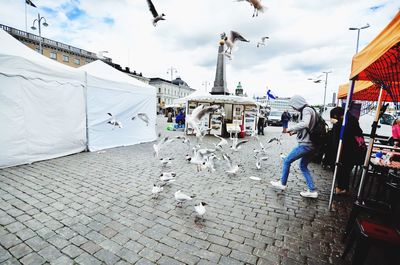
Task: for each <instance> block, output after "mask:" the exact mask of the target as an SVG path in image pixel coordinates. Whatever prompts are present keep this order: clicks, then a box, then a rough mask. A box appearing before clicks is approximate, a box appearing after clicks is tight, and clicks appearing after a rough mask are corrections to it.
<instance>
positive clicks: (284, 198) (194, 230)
mask: <svg viewBox="0 0 400 265" xmlns="http://www.w3.org/2000/svg"><path fill="white" fill-rule="evenodd" d="M158 119H159V122H158V123H159V125H158V130H159V131H160V132H161V133H162V134H163V135H165V136H168V135H171V136H173V135H179V134H181V132H167V131H165V125H166V124H165V121H164V118H160V117H159V118H158ZM265 131H266V136H262V138H261V139H262V140H263V141H264V142H265V140H267V139H270V138H271V137H275V136H278V135H279V133H280V128H278V127H268V128H266V129H265ZM192 140H194V139H193V138H192ZM216 141H217V140H216V139H214V137H212V136H210V137H205V138H204V140H203V143H202V145H203V146H209V147H212V143H214V142H216ZM152 145H153V143H144V144H139V145H135V146H128V147H120V148H113V149H109V150H106V152H105V153H97V152H92V153H80V154H75V155H70V156H66V157H62V158H57V159H52V160H48V161H42V162H37V163H33V164H31V165H22V166H16V167H10V168H6V169H2V170H0V263H1V264H19V263H22V264H49V263H51V264H134V263H137V264H168V265H171V264H346V261H345V263H343V262H342V261H341V260H340V259H339V255H340V253H341V251H342V250H343V245H342V243H341V242H340V235H341V232H342V230H343V226H344V223H345V221H346V218H347V214H348V210H347V208H348V207H346V206H348V205H347V203H348V202H346V201H339V204H338V205H337V209H338V211H336V212H329V211H328V210H327V204H328V199H329V190H330V181H331V172H327V171H323V170H322V169H321V167H320V166H319V165H316V164H311V165H310V169H311V170H312V174H313V176H314V179H315V182H316V186H317V187H318V191H319V194H320V196H319V198H318V199H317V200H312V199H305V198H301V197H300V195H299V192H300V191H301V190H303V189H304V188H305V187H306V186H305V181H304V179H303V177H302V175H301V174H300V172H299V170H298V165H297V164H296V165H295V166H294V167H293V168H292V171H291V174H290V176H289V182H288V188H287V189H286V191H285V192H277V191H275V190H273V189H272V188H271V187H270V185H269V181H270V180H272V179H277V178H279V176H280V172H281V163H282V162H281V159H280V157H279V154H280V153H287V152H288V151H289V150H290V149H291V148H292V147H293V145H295V139H294V137H289V136H285V137H284V139H283V144H282V145H277V144H273V145H271V146H270V148H269V149H268V153H269V154H268V156H269V157H270V159H269V160H268V161H265V163H264V164H263V165H262V169H261V170H259V171H258V170H256V168H255V159H254V158H253V156H252V150H253V148H258V144H257V142H256V141H254V140H251V141H250V143H248V144H246V145H244V146H243V150H242V151H240V152H237V153H233V154H231V151H227V152H228V153H229V154H230V156H231V157H232V158H233V160H234V161H235V162H237V163H238V164H240V165H241V167H242V169H241V171H240V174H239V175H238V176H235V177H230V176H227V175H226V174H225V173H224V170H225V163H224V161H217V171H216V172H214V173H207V172H205V171H202V172H199V173H198V172H197V171H196V167H195V166H194V165H191V164H188V163H187V162H186V161H185V160H184V156H185V155H186V154H187V153H188V149H187V146H185V144H182V143H180V142H175V143H172V144H170V145H169V146H168V147H167V148H165V149H164V150H162V152H161V156H163V157H170V156H172V157H174V158H175V159H174V160H173V162H172V167H170V168H167V169H165V171H168V170H169V171H175V172H176V173H177V181H176V182H174V183H172V184H171V185H169V186H166V187H165V188H164V191H163V193H162V194H161V195H160V196H159V198H158V199H157V200H154V199H151V187H152V184H153V183H155V182H157V180H158V177H159V175H160V173H161V172H162V170H161V166H160V165H159V162H158V161H157V160H156V159H155V158H154V157H153V154H152ZM249 176H258V177H260V178H261V181H254V180H250V179H249ZM178 189H180V190H182V191H183V192H184V193H187V194H191V195H196V198H195V200H194V201H193V203H186V204H185V205H184V207H183V208H177V207H175V202H174V196H173V194H174V192H175V191H177V190H178ZM199 201H205V202H207V203H208V204H209V205H208V206H207V213H206V216H205V220H204V221H203V222H200V223H198V224H195V223H194V212H193V205H194V203H195V202H199Z"/></svg>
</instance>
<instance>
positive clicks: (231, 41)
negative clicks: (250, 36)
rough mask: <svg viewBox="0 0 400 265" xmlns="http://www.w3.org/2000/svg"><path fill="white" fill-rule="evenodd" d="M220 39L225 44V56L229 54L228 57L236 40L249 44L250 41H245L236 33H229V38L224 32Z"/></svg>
mask: <svg viewBox="0 0 400 265" xmlns="http://www.w3.org/2000/svg"><path fill="white" fill-rule="evenodd" d="M221 37H222V39H223V40H224V41H225V44H226V46H227V48H226V50H225V54H229V55H231V54H232V49H233V46H234V45H235V42H236V41H237V40H239V41H244V42H250V41H248V40H246V39H245V38H244V37H243V36H242V35H240V33H239V32H236V31H231V35H230V37H229V38H228V37H227V36H226V34H225V32H224V33H222V35H221ZM228 50H229V53H228Z"/></svg>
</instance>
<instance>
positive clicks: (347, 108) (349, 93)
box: [328, 80, 356, 210]
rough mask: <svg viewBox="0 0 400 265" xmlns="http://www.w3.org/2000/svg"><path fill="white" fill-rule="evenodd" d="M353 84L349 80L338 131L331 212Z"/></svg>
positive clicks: (330, 197)
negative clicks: (342, 116)
mask: <svg viewBox="0 0 400 265" xmlns="http://www.w3.org/2000/svg"><path fill="white" fill-rule="evenodd" d="M355 83H356V82H355V81H354V80H350V84H349V91H348V92H347V98H346V107H345V109H344V118H343V120H342V127H341V129H340V140H339V145H338V151H337V155H336V162H335V171H334V172H333V180H332V187H331V194H330V196H329V204H328V209H329V210H332V200H333V189H334V188H335V182H336V176H337V174H338V166H339V161H340V156H341V153H342V148H343V134H344V128H345V127H346V123H347V113H348V111H349V106H350V102H351V99H352V97H353V91H354V87H355Z"/></svg>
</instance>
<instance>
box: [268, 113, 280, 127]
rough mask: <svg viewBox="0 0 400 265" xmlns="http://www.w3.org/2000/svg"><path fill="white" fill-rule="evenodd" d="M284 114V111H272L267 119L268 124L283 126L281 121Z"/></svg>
mask: <svg viewBox="0 0 400 265" xmlns="http://www.w3.org/2000/svg"><path fill="white" fill-rule="evenodd" d="M282 113H283V111H276V110H273V111H271V112H270V113H269V115H268V117H267V124H268V125H278V126H282V120H281V116H282Z"/></svg>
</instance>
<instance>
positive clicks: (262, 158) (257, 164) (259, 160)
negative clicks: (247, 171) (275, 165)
mask: <svg viewBox="0 0 400 265" xmlns="http://www.w3.org/2000/svg"><path fill="white" fill-rule="evenodd" d="M265 160H268V157H267V156H263V157H257V162H256V168H257V169H258V170H260V169H261V161H265Z"/></svg>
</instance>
